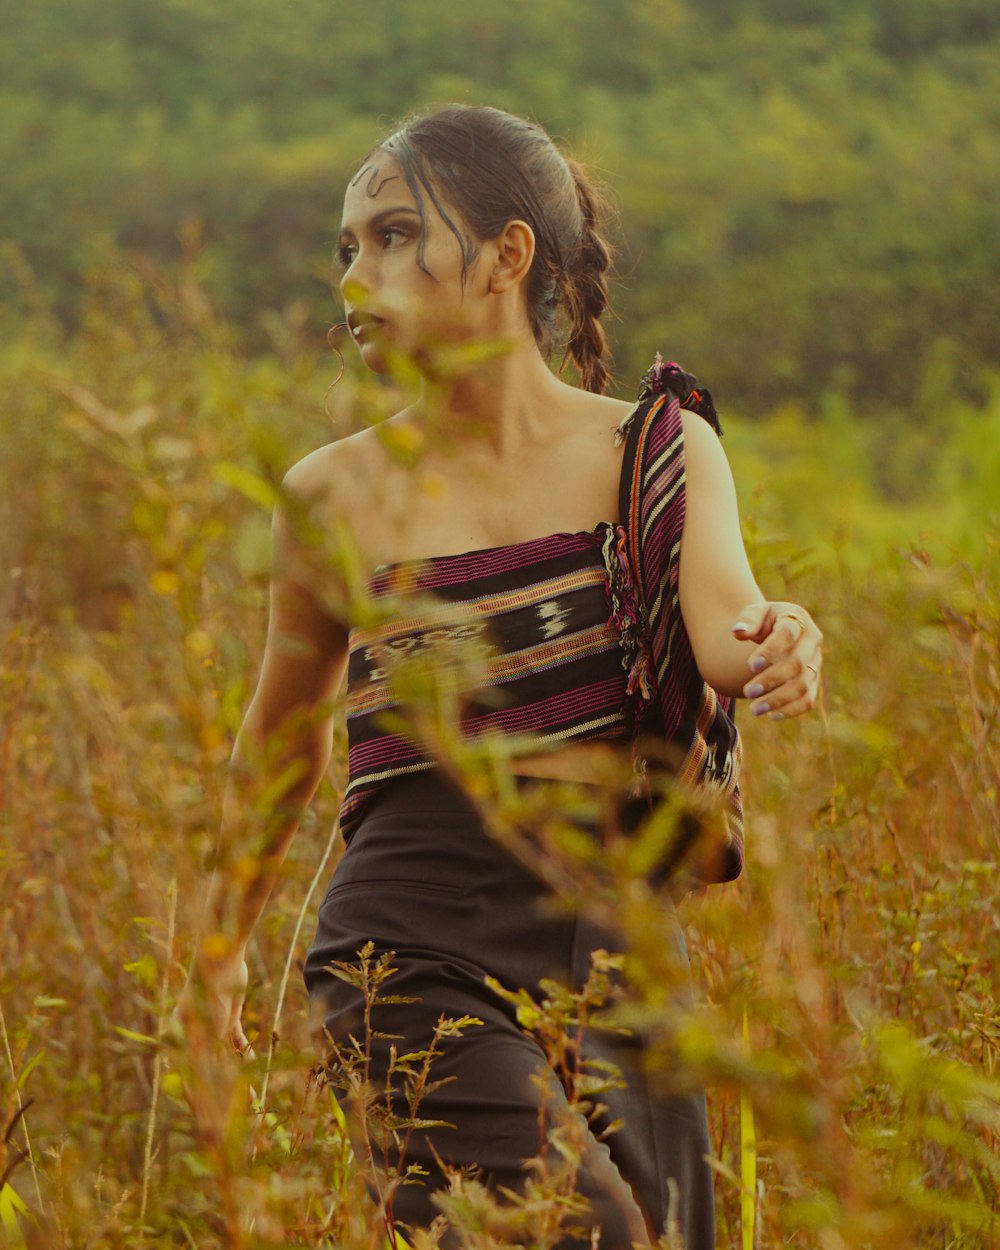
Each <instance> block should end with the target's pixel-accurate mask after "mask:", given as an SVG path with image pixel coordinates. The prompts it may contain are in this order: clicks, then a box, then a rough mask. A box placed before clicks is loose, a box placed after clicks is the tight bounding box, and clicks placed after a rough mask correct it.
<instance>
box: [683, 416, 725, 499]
mask: <svg viewBox="0 0 1000 1250" xmlns="http://www.w3.org/2000/svg"><path fill="white" fill-rule="evenodd" d="M681 428H682V430H683V432H684V469H685V474H686V476H687V479H688V485H689V488H690V485H691V483H692V482H702V481H704V482H705V483H706V484H711V482H712V481H718V480H720V479H721V480H726V481H728V482H729V483H730V484H731V483H732V477H733V475H732V471H731V470H730V468H729V460H728V458H727V457H726V453H725V450H724V449H723V446H722V440H721V439H720V438H719V436H718V434H717V433H716V432H715V430H713V429H712V427H711V426H710V425H709V423H708V422H707V421H706V420H705V418H704V417H700V416H699V415H698V414H697V413H696V412H690V411H688V409H686V408H684V409H681Z"/></svg>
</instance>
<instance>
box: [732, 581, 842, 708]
mask: <svg viewBox="0 0 1000 1250" xmlns="http://www.w3.org/2000/svg"><path fill="white" fill-rule="evenodd" d="M768 606H769V607H770V608H771V609H772V620H771V622H770V624H771V629H770V632H769V633H768V634H767V637H766V638H765V639H764V641H763V642H762V644H761V645H760V647H758V648H757V650H756V651H754V652H752V653H751V655H750V657H749V660H748V666H749V668H750V671H751V672H752V673H754V674H755V676H754V677H753V678H751V680H750V681H748V682H747V684H746V685H745V686H744V688H743V693H744V695H746V697H747V698H748V699H751V700H753V702H752V704H751V707H750V710H751V712H752V713H753V715H754V716H767V717H768V718H769V719H771V720H783V719H785V718H786V717H792V716H801V715H802V714H803V713H804V712H808V711H809V710H810V708H812V707H813V706H814V704H815V702H816V699H817V697H818V695H819V689H820V670H821V668H822V663H823V659H822V653H821V651H820V642H821V640H822V637H823V636H822V634H821V633H820V631H819V629H818V628H817V626H816V623H815V622H814V621H813V619H812V617H810V616H809V614H808V613H807V612H806V611H805V609H804V608H801V607H799V606H798V605H797V604H770V605H768Z"/></svg>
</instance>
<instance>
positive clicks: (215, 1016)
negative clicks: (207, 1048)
mask: <svg viewBox="0 0 1000 1250" xmlns="http://www.w3.org/2000/svg"><path fill="white" fill-rule="evenodd" d="M248 976H249V973H248V970H247V964H246V960H245V959H244V958H243V955H242V953H239V954H237V955H235V956H231V957H229V958H227V959H213V958H211V957H209V956H206V955H204V954H202V955H201V957H200V958H199V957H198V956H196V957H195V963H194V965H193V966H192V969H191V975H190V976H189V977H188V981H187V984H186V985H185V986H184V989H183V990H182V991H181V996H180V999H179V1001H178V1003H177V1015H178V1017H179V1019H180V1021H181V1024H182V1025H183V1026H184V1031H185V1033H186V1034H187V1036H188V1037H189V1038H191V1037H193V1036H194V1034H195V1033H196V1032H198V1031H201V1030H206V1031H207V1032H208V1033H209V1034H210V1036H211V1037H212V1038H214V1039H218V1040H219V1041H223V1042H225V1043H226V1044H227V1045H228V1046H231V1047H232V1048H233V1050H237V1051H239V1053H240V1054H241V1055H247V1056H249V1057H252V1056H253V1049H252V1047H251V1045H250V1041H249V1039H248V1038H247V1035H246V1034H245V1033H244V1032H243V1021H242V1014H243V1002H244V999H245V998H246V990H247V980H248Z"/></svg>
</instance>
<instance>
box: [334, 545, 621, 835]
mask: <svg viewBox="0 0 1000 1250" xmlns="http://www.w3.org/2000/svg"><path fill="white" fill-rule="evenodd" d="M613 532H614V531H613V527H612V526H610V525H609V524H605V523H602V524H600V525H598V526H597V527H596V529H595V530H594V531H593V532H590V533H581V534H570V533H562V534H551V535H548V536H546V537H543V538H537V539H532V540H530V541H528V542H522V543H512V544H509V545H507V546H502V547H491V548H484V549H483V550H480V551H470V552H464V553H462V554H460V555H452V556H436V557H431V558H429V559H426V560H422V561H409V562H405V563H401V564H394V565H386V566H382V567H381V568H380V569H378V570H377V571H376V573H375V575H374V577H373V578H372V581H371V584H370V590H371V595H372V600H373V604H374V607H375V609H376V613H375V614H376V616H377V617H378V618H379V619H377V620H376V623H375V624H373V625H372V626H371V627H369V628H363V629H362V628H359V629H354V630H352V631H351V640H350V661H349V665H348V694H347V728H348V744H349V756H348V759H349V778H348V786H347V791H346V793H345V796H344V801H343V805H342V808H341V830H342V832H343V834H344V838H345V840H347V841H349V840H350V838H351V837H352V835H353V833H354V831H355V829H356V828H357V826H358V824H359V822H360V820H361V818H362V816H363V814H364V811H365V808H366V806H367V804H368V801H369V800H370V799H371V797H372V795H373V794H374V793H375V792H376V791H377V790H378V789H379V788H380V787H381V786H383V785H385V784H386V783H388V782H390V781H392V779H393V778H396V777H400V776H405V775H406V774H408V773H412V772H417V771H422V770H425V769H427V768H430V767H432V766H433V764H434V759H433V753H432V751H430V750H429V749H428V745H427V743H426V742H424V741H422V740H421V734H420V729H419V716H416V717H415V716H414V715H413V709H412V706H409V707H408V703H410V704H411V705H412V702H413V700H414V698H415V697H416V692H421V691H422V692H423V695H424V697H425V698H426V697H427V695H428V690H429V689H430V690H431V691H432V692H431V694H430V697H431V698H432V699H435V700H437V699H441V698H444V699H447V698H448V697H449V695H451V696H453V699H454V702H453V706H454V708H455V712H456V719H457V722H458V729H459V733H460V735H461V736H462V737H464V738H466V739H480V738H482V737H484V736H487V735H497V739H498V742H500V743H502V744H503V748H504V750H505V752H506V753H507V754H509V755H517V754H529V753H536V752H540V751H549V750H553V749H556V748H558V747H560V746H562V745H564V744H566V743H570V742H577V741H581V740H584V739H609V740H616V739H617V740H620V739H627V738H629V737H630V736H631V729H630V725H629V720H628V716H627V702H628V701H627V698H626V686H627V682H628V671H627V670H628V654H627V652H626V651H624V650H623V648H622V642H621V632H620V629H619V628H618V626H617V624H616V623H615V620H614V619H613V613H612V607H611V603H610V600H609V586H608V567H607V562H606V561H607V554H606V553H607V550H608V549H609V543H608V537H609V534H613ZM422 675H423V677H422ZM428 679H429V680H430V681H431V687H428V686H427V684H426V680H428Z"/></svg>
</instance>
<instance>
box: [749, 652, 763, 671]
mask: <svg viewBox="0 0 1000 1250" xmlns="http://www.w3.org/2000/svg"><path fill="white" fill-rule="evenodd" d="M762 668H767V660H765V659H764V657H763V656H762V655H755V656H754V657H753V659H752V660H751V661H750V672H751V673H759V672H760V670H761V669H762Z"/></svg>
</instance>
